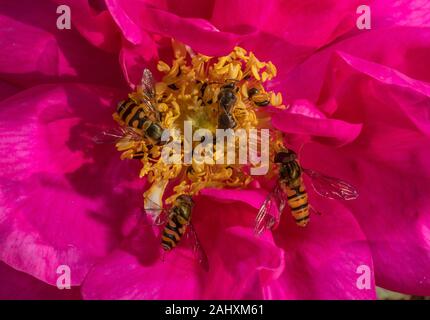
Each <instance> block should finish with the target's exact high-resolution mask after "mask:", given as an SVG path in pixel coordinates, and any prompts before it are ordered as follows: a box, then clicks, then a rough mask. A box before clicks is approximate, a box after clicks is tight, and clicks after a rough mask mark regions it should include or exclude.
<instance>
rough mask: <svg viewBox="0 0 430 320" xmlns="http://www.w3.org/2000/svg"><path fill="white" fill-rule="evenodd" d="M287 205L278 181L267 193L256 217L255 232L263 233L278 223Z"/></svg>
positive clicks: (257, 233)
mask: <svg viewBox="0 0 430 320" xmlns="http://www.w3.org/2000/svg"><path fill="white" fill-rule="evenodd" d="M285 205H286V200H285V198H284V195H283V192H282V190H281V188H280V185H279V182H278V183H277V184H276V185H275V187H274V188H273V190H272V191H271V192H270V193H269V194H268V195H267V197H266V199H265V200H264V202H263V204H262V206H261V207H260V210H259V211H258V214H257V216H256V217H255V226H254V233H255V234H256V235H261V234H262V233H263V232H264V231H265V230H268V229H272V228H273V227H274V226H275V225H277V224H278V222H279V219H280V216H281V213H282V211H283V209H284V208H285Z"/></svg>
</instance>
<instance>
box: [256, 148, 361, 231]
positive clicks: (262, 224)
mask: <svg viewBox="0 0 430 320" xmlns="http://www.w3.org/2000/svg"><path fill="white" fill-rule="evenodd" d="M274 162H275V163H279V164H280V170H279V178H278V181H277V183H276V185H275V187H274V188H273V190H272V191H271V192H270V193H269V194H268V196H267V197H266V199H265V201H264V202H263V205H262V206H261V208H260V210H259V212H258V214H257V216H256V218H255V227H254V232H255V233H256V234H257V235H260V234H261V233H262V232H263V231H265V230H267V229H271V228H273V227H274V226H275V225H276V224H278V222H279V219H280V217H281V214H282V212H283V210H284V209H285V207H286V206H287V205H288V206H289V208H290V210H291V214H292V216H293V218H294V220H295V221H296V224H297V225H298V226H301V227H305V226H306V225H307V223H308V222H309V216H310V213H311V211H312V210H313V211H314V209H313V208H312V206H310V205H309V203H308V194H307V192H306V189H305V185H304V182H303V178H302V173H305V174H307V175H308V176H309V178H310V179H311V181H312V186H313V188H314V189H315V191H316V192H317V193H318V194H319V195H321V196H323V197H326V198H330V199H338V200H354V199H356V198H357V197H358V192H357V190H356V189H355V188H354V187H353V186H352V185H350V184H349V183H347V182H345V181H343V180H340V179H337V178H334V177H329V176H326V175H323V174H321V173H319V172H317V171H314V170H310V169H305V168H302V167H301V166H300V164H299V162H298V161H297V155H296V153H295V152H294V151H292V150H281V151H280V152H277V153H276V155H275V159H274ZM274 206H276V207H274ZM276 209H277V210H276Z"/></svg>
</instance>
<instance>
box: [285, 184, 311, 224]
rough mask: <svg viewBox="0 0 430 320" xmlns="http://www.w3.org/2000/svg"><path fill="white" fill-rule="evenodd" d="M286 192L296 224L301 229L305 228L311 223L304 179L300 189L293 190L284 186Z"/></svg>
mask: <svg viewBox="0 0 430 320" xmlns="http://www.w3.org/2000/svg"><path fill="white" fill-rule="evenodd" d="M283 188H284V192H285V193H286V194H287V199H288V206H289V207H290V209H291V214H292V215H293V218H294V220H295V221H296V224H297V225H298V226H300V227H305V226H306V225H307V223H308V222H309V214H310V212H309V204H308V194H307V192H306V190H305V186H304V184H303V180H302V178H300V184H299V186H298V187H296V188H294V189H292V188H290V187H288V186H287V185H284V186H283Z"/></svg>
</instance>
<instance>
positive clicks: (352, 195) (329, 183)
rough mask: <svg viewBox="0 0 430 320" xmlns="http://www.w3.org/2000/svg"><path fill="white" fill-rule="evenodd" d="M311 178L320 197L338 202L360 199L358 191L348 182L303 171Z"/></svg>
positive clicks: (306, 170)
mask: <svg viewBox="0 0 430 320" xmlns="http://www.w3.org/2000/svg"><path fill="white" fill-rule="evenodd" d="M303 171H304V172H305V173H306V174H307V175H308V176H309V178H311V181H312V187H313V188H314V190H315V192H316V193H318V194H319V195H320V196H323V197H325V198H329V199H337V200H354V199H357V198H358V191H357V189H356V188H355V187H354V186H352V185H351V184H349V183H348V182H346V181H343V180H341V179H338V178H334V177H330V176H326V175H324V174H322V173H319V172H317V171H314V170H311V169H303Z"/></svg>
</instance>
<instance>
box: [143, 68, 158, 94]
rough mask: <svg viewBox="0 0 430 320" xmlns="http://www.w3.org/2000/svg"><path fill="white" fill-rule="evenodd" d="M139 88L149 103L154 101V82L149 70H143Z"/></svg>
mask: <svg viewBox="0 0 430 320" xmlns="http://www.w3.org/2000/svg"><path fill="white" fill-rule="evenodd" d="M140 87H141V88H142V91H143V93H144V94H145V95H146V96H147V98H148V100H150V101H151V102H153V101H154V99H155V82H154V77H153V76H152V72H151V71H150V70H149V69H143V74H142V79H141V80H140Z"/></svg>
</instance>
